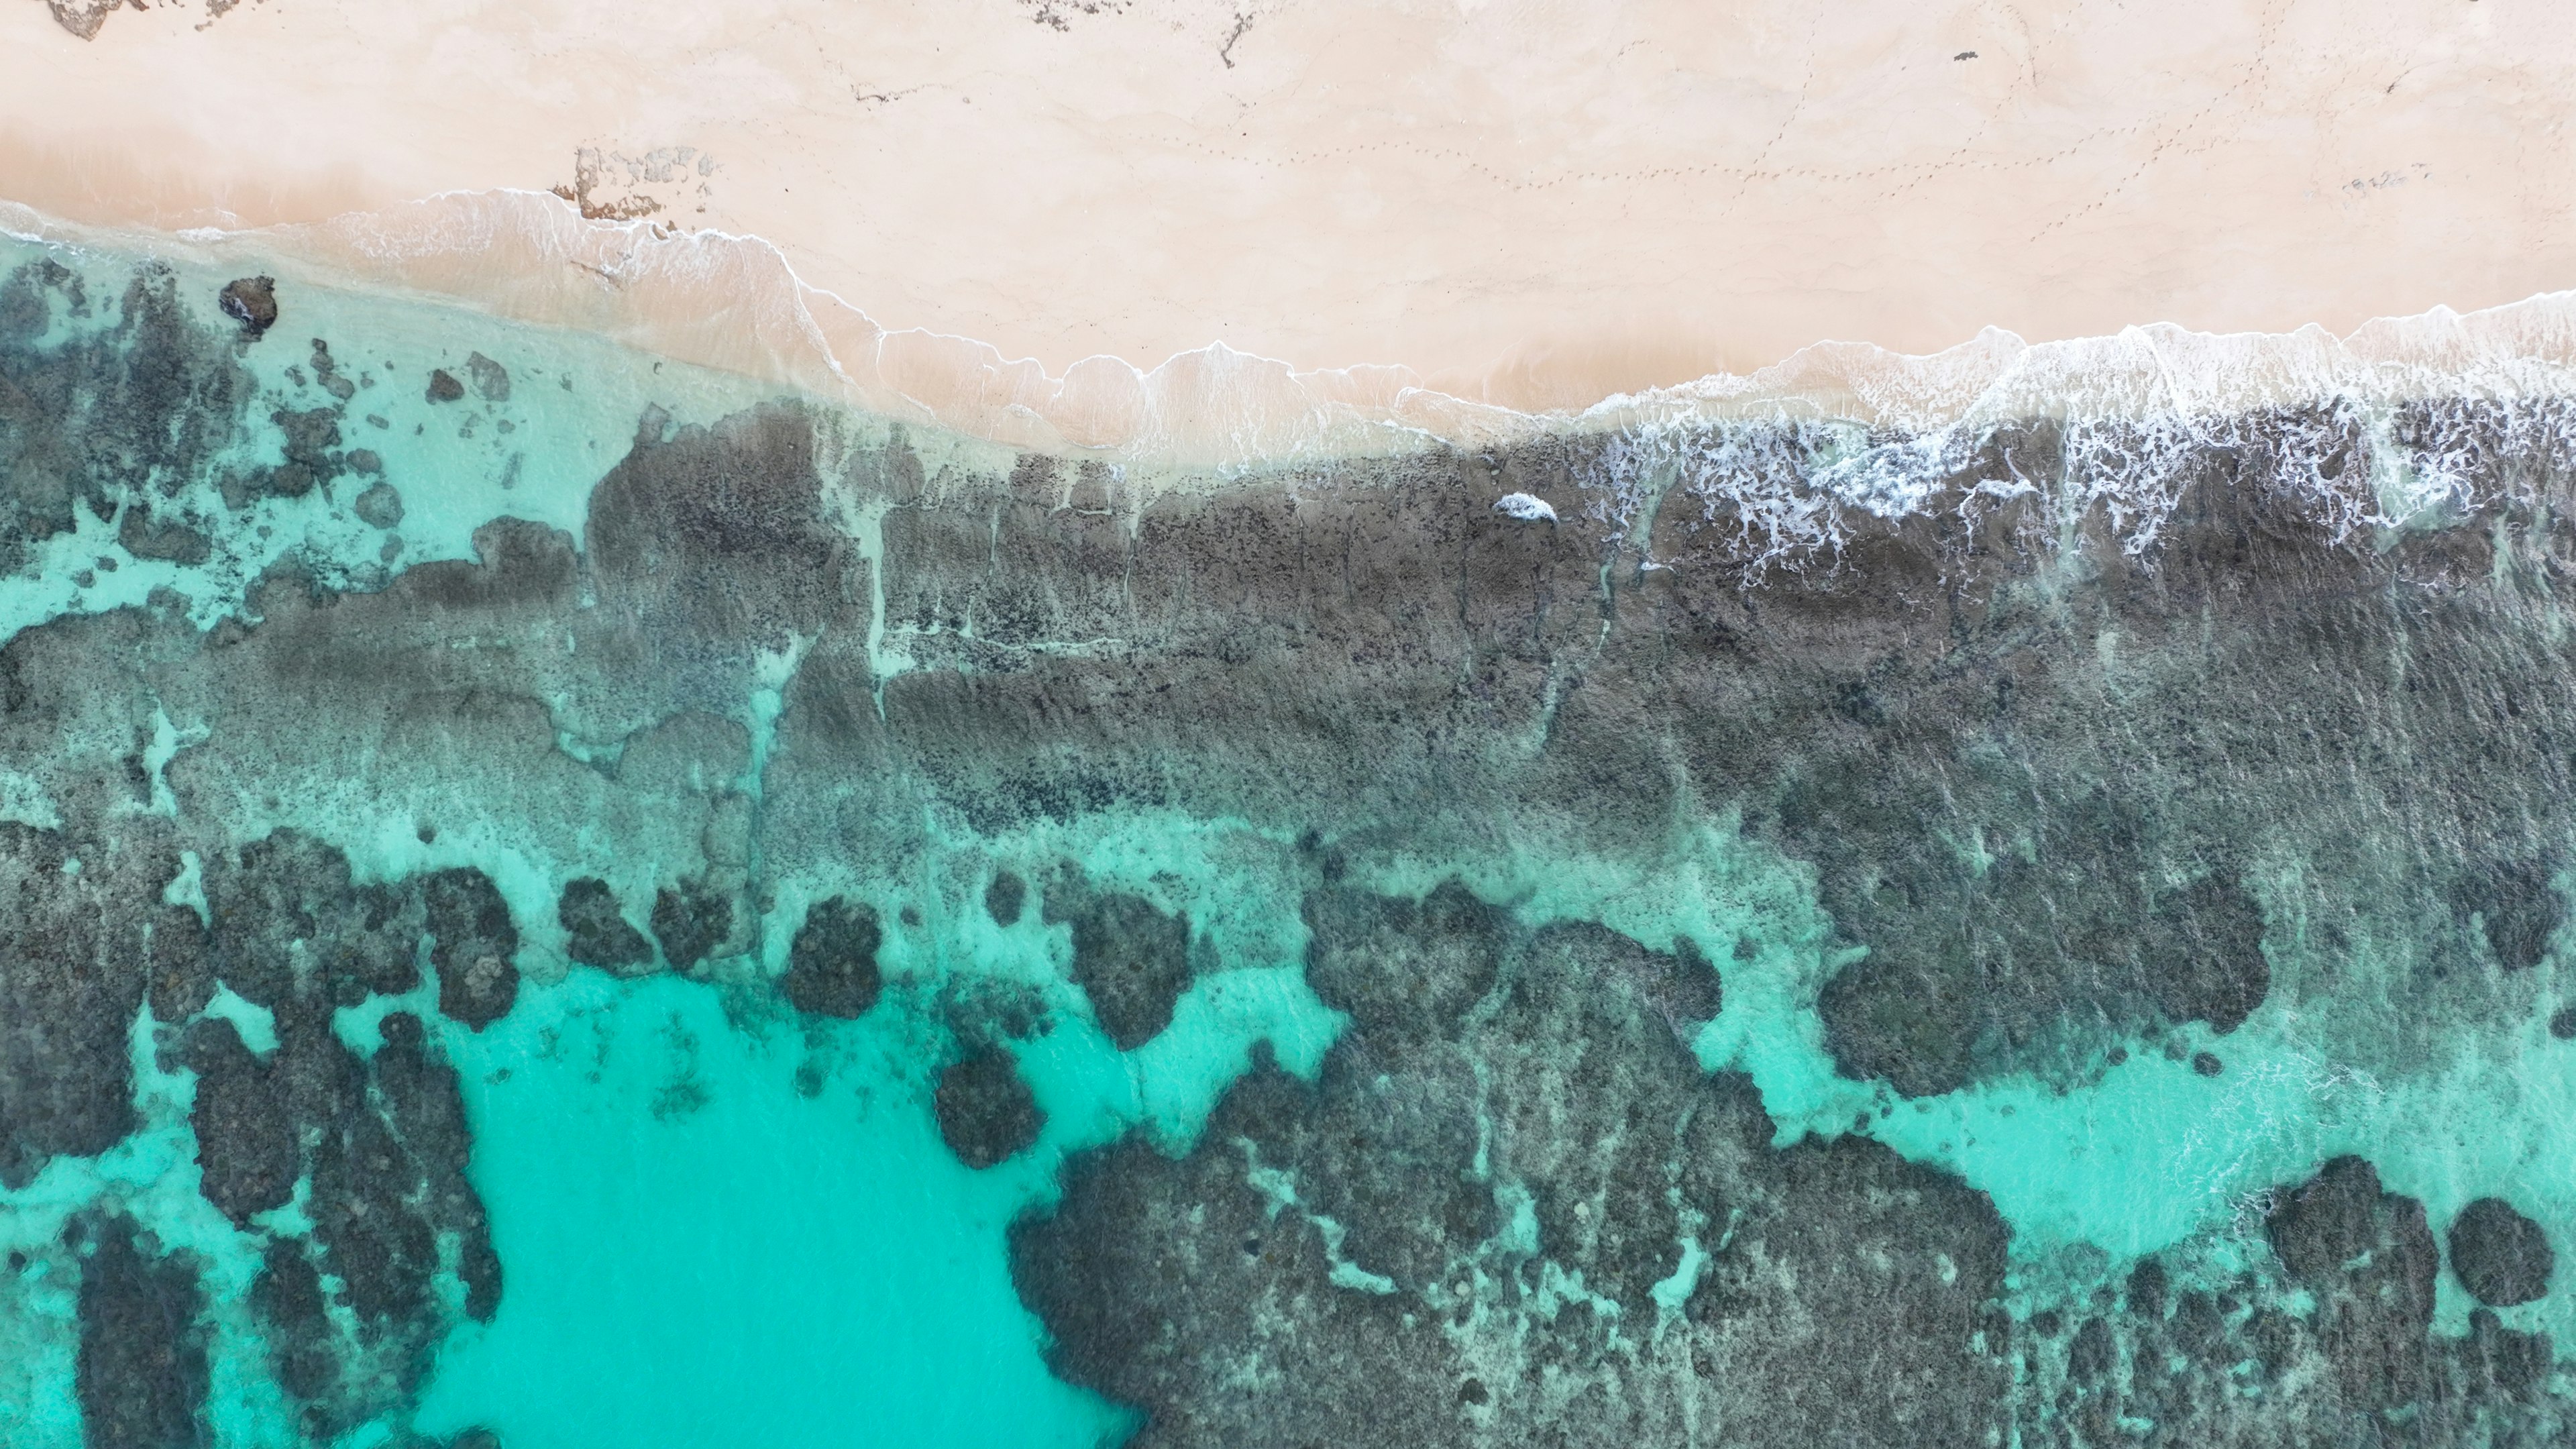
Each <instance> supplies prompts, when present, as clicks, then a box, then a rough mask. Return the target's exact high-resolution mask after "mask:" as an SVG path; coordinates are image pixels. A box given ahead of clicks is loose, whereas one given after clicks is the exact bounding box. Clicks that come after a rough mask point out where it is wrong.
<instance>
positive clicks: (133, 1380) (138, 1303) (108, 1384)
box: [68, 1213, 214, 1449]
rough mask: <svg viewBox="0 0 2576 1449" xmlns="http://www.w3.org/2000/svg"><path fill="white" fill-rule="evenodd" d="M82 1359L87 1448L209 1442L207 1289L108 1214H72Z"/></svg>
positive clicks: (78, 1376) (181, 1262)
mask: <svg viewBox="0 0 2576 1449" xmlns="http://www.w3.org/2000/svg"><path fill="white" fill-rule="evenodd" d="M68 1232H69V1233H70V1234H71V1236H72V1238H73V1240H74V1242H75V1243H77V1244H78V1245H79V1246H81V1247H83V1248H85V1249H86V1253H87V1256H86V1257H85V1258H84V1259H83V1260H82V1262H81V1265H80V1298H79V1314H80V1357H79V1360H78V1363H77V1366H76V1368H75V1371H74V1375H73V1381H74V1385H75V1388H76V1391H77V1393H78V1396H79V1399H80V1409H81V1438H82V1442H83V1443H84V1444H86V1445H88V1446H90V1449H172V1446H179V1445H200V1444H211V1443H213V1442H214V1435H213V1431H212V1429H211V1428H210V1426H209V1425H208V1424H207V1423H206V1420H205V1417H204V1409H205V1402H206V1386H207V1371H206V1327H205V1324H204V1322H203V1321H202V1319H201V1317H200V1315H202V1314H203V1313H204V1311H205V1294H204V1291H203V1289H202V1288H201V1287H200V1286H199V1283H198V1273H197V1269H196V1268H195V1267H194V1266H193V1265H192V1264H191V1263H190V1262H189V1261H188V1260H187V1259H185V1258H183V1257H180V1256H177V1255H171V1256H167V1257H164V1256H161V1255H160V1254H159V1251H158V1248H157V1246H156V1247H155V1248H152V1249H149V1250H147V1249H145V1248H144V1247H143V1246H141V1243H140V1237H141V1235H140V1233H139V1230H138V1229H136V1227H135V1225H134V1224H133V1223H132V1222H130V1221H128V1220H127V1219H125V1218H124V1217H121V1216H118V1215H116V1214H113V1213H95V1214H90V1215H86V1216H85V1217H83V1218H81V1219H78V1220H75V1221H74V1222H73V1223H72V1225H71V1226H70V1228H69V1229H68Z"/></svg>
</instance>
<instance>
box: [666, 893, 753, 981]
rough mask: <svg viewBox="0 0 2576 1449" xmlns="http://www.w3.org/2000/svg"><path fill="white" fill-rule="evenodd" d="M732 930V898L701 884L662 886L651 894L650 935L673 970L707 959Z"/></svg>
mask: <svg viewBox="0 0 2576 1449" xmlns="http://www.w3.org/2000/svg"><path fill="white" fill-rule="evenodd" d="M732 930H733V898H732V897H731V896H728V895H725V894H723V893H722V892H719V891H713V890H709V889H707V888H706V887H704V886H702V885H694V884H682V885H676V886H664V887H663V888H662V889H660V890H659V891H656V892H654V895H653V939H654V940H656V941H659V942H660V943H661V945H662V957H663V959H664V960H666V961H669V962H670V963H671V967H672V969H673V970H676V971H686V970H688V969H689V968H690V967H692V966H695V965H697V964H698V963H699V962H701V961H704V960H705V959H707V955H708V953H709V952H712V951H713V950H715V948H716V947H717V946H718V945H719V944H721V943H722V942H723V941H724V939H725V937H726V935H727V934H729V933H730V932H731V931H732Z"/></svg>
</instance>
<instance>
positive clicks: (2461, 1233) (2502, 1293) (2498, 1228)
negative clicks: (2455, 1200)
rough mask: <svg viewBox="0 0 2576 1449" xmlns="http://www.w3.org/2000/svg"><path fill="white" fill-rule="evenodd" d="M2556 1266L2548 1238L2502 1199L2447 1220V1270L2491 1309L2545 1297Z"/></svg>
mask: <svg viewBox="0 0 2576 1449" xmlns="http://www.w3.org/2000/svg"><path fill="white" fill-rule="evenodd" d="M2557 1267H2558V1255H2557V1254H2556V1253H2555V1252H2554V1251H2553V1250H2552V1249H2551V1248H2550V1246H2549V1234H2548V1233H2546V1232H2544V1231H2543V1230H2542V1229H2541V1226H2540V1224H2538V1223H2535V1222H2533V1221H2532V1220H2531V1219H2529V1218H2527V1217H2524V1216H2523V1215H2522V1214H2521V1213H2518V1212H2516V1211H2514V1209H2513V1205H2512V1204H2510V1203H2508V1202H2506V1201H2504V1200H2503V1199H2502V1198H2493V1197H2482V1198H2479V1199H2478V1200H2477V1201H2476V1202H2473V1203H2470V1204H2469V1205H2468V1206H2467V1207H2465V1208H2462V1209H2460V1215H2459V1216H2458V1217H2456V1218H2453V1219H2452V1220H2451V1271H2452V1272H2454V1273H2457V1274H2459V1275H2460V1282H2461V1283H2462V1284H2463V1285H2465V1286H2466V1287H2467V1288H2468V1290H2469V1292H2470V1294H2471V1295H2472V1296H2474V1297H2475V1298H2476V1299H2477V1300H2478V1301H2479V1302H2480V1303H2484V1304H2486V1305H2487V1306H2488V1307H2490V1308H2510V1307H2512V1306H2513V1305H2515V1304H2517V1303H2532V1302H2536V1301H2538V1300H2539V1299H2541V1298H2544V1297H2546V1296H2548V1293H2549V1277H2550V1274H2552V1273H2553V1272H2555V1271H2556V1270H2557Z"/></svg>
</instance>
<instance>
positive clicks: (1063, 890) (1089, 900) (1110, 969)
mask: <svg viewBox="0 0 2576 1449" xmlns="http://www.w3.org/2000/svg"><path fill="white" fill-rule="evenodd" d="M1041 904H1042V906H1043V907H1044V910H1045V913H1046V920H1047V923H1048V924H1049V925H1055V924H1059V923H1063V924H1069V925H1071V926H1072V928H1073V979H1074V983H1075V984H1076V985H1078V986H1080V987H1081V988H1082V993H1083V995H1084V996H1085V997H1087V998H1089V999H1090V1001H1091V1010H1092V1014H1093V1015H1094V1016H1096V1017H1098V1018H1099V1020H1100V1029H1101V1030H1102V1031H1104V1032H1106V1033H1108V1035H1109V1039H1110V1040H1111V1041H1112V1042H1115V1043H1117V1046H1118V1049H1119V1050H1120V1051H1133V1050H1135V1049H1136V1048H1138V1047H1140V1046H1143V1045H1144V1044H1145V1043H1147V1042H1149V1041H1152V1040H1153V1039H1154V1038H1155V1037H1157V1036H1159V1035H1161V1034H1162V1031H1163V1028H1164V1027H1167V1026H1169V1025H1171V1024H1172V1007H1173V1003H1174V1002H1176V1001H1177V1000H1179V998H1180V994H1181V993H1182V992H1183V991H1185V990H1187V989H1188V987H1189V984H1190V921H1189V917H1187V916H1182V915H1175V914H1173V913H1171V912H1169V911H1165V910H1163V909H1162V908H1161V907H1159V906H1156V905H1155V904H1154V903H1153V902H1151V901H1149V900H1146V899H1145V898H1144V897H1142V896H1135V895H1128V894H1126V893H1124V892H1120V891H1097V890H1094V889H1092V888H1091V887H1090V886H1089V885H1087V884H1086V883H1084V882H1083V881H1082V880H1081V878H1080V876H1079V875H1077V874H1076V873H1074V872H1072V871H1064V872H1060V873H1059V874H1058V876H1057V878H1056V880H1055V881H1054V882H1053V883H1051V884H1049V885H1048V887H1047V889H1046V894H1045V897H1044V899H1043V901H1042V902H1041Z"/></svg>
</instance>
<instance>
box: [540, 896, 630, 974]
mask: <svg viewBox="0 0 2576 1449" xmlns="http://www.w3.org/2000/svg"><path fill="white" fill-rule="evenodd" d="M555 918H556V920H558V921H559V922H561V923H562V925H563V928H564V932H565V934H566V935H568V936H570V937H571V943H570V946H569V948H568V950H567V953H566V954H568V955H570V956H571V957H572V959H573V960H574V961H575V962H576V963H578V964H580V965H583V966H598V967H603V968H605V969H607V970H611V971H625V970H631V969H633V968H635V967H638V966H643V965H646V964H648V963H650V962H651V961H652V959H653V943H652V942H650V941H647V940H645V939H644V933H643V932H641V931H639V930H637V929H635V927H634V926H632V925H630V924H628V923H627V920H626V917H625V915H624V914H623V913H621V912H620V911H619V909H618V906H617V896H616V894H615V893H614V892H612V891H610V890H609V888H608V882H606V881H604V880H601V879H599V878H598V877H597V876H584V877H582V878H580V879H579V880H574V881H568V882H566V883H565V885H564V888H563V896H562V897H561V899H559V900H558V901H556V903H555Z"/></svg>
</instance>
